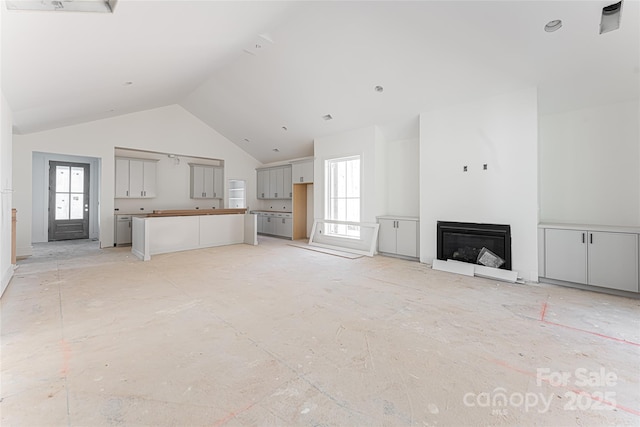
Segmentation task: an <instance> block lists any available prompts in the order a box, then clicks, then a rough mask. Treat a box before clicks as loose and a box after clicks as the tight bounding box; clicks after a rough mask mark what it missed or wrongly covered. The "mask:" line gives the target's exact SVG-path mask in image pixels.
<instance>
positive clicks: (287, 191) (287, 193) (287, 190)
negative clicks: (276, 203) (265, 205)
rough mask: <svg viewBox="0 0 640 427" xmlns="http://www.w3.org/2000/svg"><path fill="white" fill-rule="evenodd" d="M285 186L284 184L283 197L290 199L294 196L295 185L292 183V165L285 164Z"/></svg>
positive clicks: (283, 172)
mask: <svg viewBox="0 0 640 427" xmlns="http://www.w3.org/2000/svg"><path fill="white" fill-rule="evenodd" d="M282 175H283V186H282V197H281V198H282V199H290V198H291V197H293V187H292V185H291V166H285V167H283V168H282Z"/></svg>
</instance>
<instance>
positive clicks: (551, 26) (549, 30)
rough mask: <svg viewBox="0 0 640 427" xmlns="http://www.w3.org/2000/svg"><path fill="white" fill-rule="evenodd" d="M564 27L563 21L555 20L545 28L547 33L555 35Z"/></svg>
mask: <svg viewBox="0 0 640 427" xmlns="http://www.w3.org/2000/svg"><path fill="white" fill-rule="evenodd" d="M561 27H562V21H561V20H559V19H554V20H553V21H549V22H547V25H545V26H544V30H545V31H546V32H547V33H553V32H554V31H558V30H559V29H560V28H561Z"/></svg>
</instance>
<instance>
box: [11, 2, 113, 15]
mask: <svg viewBox="0 0 640 427" xmlns="http://www.w3.org/2000/svg"><path fill="white" fill-rule="evenodd" d="M116 2H117V0H6V1H5V3H6V4H7V9H9V10H39V11H46V12H98V13H113V10H114V8H115V6H116Z"/></svg>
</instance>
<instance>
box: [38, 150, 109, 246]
mask: <svg viewBox="0 0 640 427" xmlns="http://www.w3.org/2000/svg"><path fill="white" fill-rule="evenodd" d="M31 158H32V171H31V174H32V183H31V186H32V207H31V209H32V218H31V230H32V232H31V241H32V243H42V242H47V241H48V239H49V233H48V227H49V210H48V207H49V161H59V162H72V163H88V164H89V239H99V237H100V210H99V200H100V191H101V182H100V178H101V170H102V159H100V158H98V157H81V156H72V155H65V154H57V153H45V152H37V151H34V152H33V153H32V157H31Z"/></svg>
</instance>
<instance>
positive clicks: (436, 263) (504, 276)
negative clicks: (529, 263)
mask: <svg viewBox="0 0 640 427" xmlns="http://www.w3.org/2000/svg"><path fill="white" fill-rule="evenodd" d="M431 268H432V269H433V270H439V271H446V272H448V273H456V274H463V275H465V276H477V277H483V278H485V279H495V280H501V281H503V282H510V283H516V280H517V279H518V272H516V271H511V270H502V269H500V268H493V267H486V266H484V265H477V264H470V263H468V262H461V261H455V260H452V259H449V260H446V261H442V260H440V259H434V260H433V263H432V264H431Z"/></svg>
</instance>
